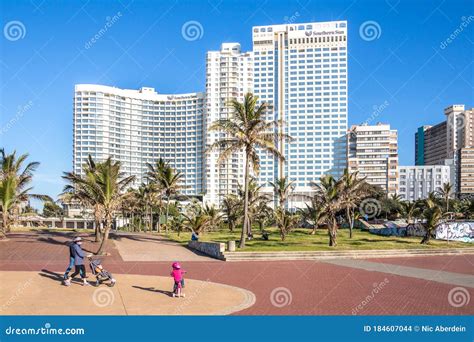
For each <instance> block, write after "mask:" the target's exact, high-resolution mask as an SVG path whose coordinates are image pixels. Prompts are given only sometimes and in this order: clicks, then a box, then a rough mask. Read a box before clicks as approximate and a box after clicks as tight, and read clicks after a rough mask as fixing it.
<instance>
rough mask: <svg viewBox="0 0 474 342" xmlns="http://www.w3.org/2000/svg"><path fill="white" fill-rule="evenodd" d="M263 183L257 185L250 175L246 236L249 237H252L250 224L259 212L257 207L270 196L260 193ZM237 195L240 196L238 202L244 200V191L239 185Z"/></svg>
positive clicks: (268, 199) (267, 200)
mask: <svg viewBox="0 0 474 342" xmlns="http://www.w3.org/2000/svg"><path fill="white" fill-rule="evenodd" d="M262 188H263V185H258V183H257V180H256V179H255V178H254V177H250V181H249V186H248V191H247V192H248V196H247V200H248V222H249V228H248V230H247V236H248V238H249V239H251V238H252V236H253V235H252V225H253V222H254V221H255V218H256V216H257V215H258V214H259V208H260V206H261V205H262V204H266V203H267V202H269V201H270V198H269V197H268V196H267V195H266V194H264V193H262V191H261V189H262ZM237 195H238V196H239V197H240V202H241V203H242V202H244V200H245V191H244V189H242V187H241V186H239V187H238V189H237Z"/></svg>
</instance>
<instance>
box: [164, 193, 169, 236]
mask: <svg viewBox="0 0 474 342" xmlns="http://www.w3.org/2000/svg"><path fill="white" fill-rule="evenodd" d="M169 210H170V198H169V196H168V199H167V200H166V215H165V224H166V226H165V232H166V234H168V215H169Z"/></svg>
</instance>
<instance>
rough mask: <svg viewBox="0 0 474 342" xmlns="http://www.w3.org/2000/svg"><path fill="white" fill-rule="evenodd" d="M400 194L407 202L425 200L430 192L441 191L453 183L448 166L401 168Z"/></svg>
mask: <svg viewBox="0 0 474 342" xmlns="http://www.w3.org/2000/svg"><path fill="white" fill-rule="evenodd" d="M399 174H400V181H399V189H398V190H399V192H398V194H399V195H400V197H401V198H402V199H403V200H405V201H416V200H420V199H425V198H427V197H428V194H429V193H430V192H436V191H440V190H441V189H442V187H443V184H444V183H448V182H450V181H451V168H450V167H449V166H448V165H417V166H400V167H399Z"/></svg>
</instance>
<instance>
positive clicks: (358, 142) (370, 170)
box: [347, 123, 398, 194]
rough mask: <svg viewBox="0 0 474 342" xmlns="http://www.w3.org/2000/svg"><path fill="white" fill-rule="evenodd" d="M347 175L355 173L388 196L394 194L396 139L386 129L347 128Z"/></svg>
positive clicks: (388, 129) (396, 157)
mask: <svg viewBox="0 0 474 342" xmlns="http://www.w3.org/2000/svg"><path fill="white" fill-rule="evenodd" d="M347 162H348V168H349V172H356V171H358V172H359V177H365V179H366V181H367V182H368V183H369V184H372V185H377V186H379V187H380V188H382V189H383V190H384V191H386V192H387V193H388V194H396V193H398V138H397V131H396V130H392V129H390V125H385V124H380V123H379V124H377V125H374V126H369V125H354V126H351V128H350V130H349V131H348V134H347Z"/></svg>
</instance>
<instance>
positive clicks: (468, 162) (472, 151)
mask: <svg viewBox="0 0 474 342" xmlns="http://www.w3.org/2000/svg"><path fill="white" fill-rule="evenodd" d="M457 163H458V167H457V172H458V177H457V186H456V190H457V193H458V196H459V198H470V199H472V198H473V197H474V147H463V148H461V149H459V151H458V158H457Z"/></svg>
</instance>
